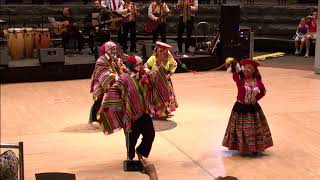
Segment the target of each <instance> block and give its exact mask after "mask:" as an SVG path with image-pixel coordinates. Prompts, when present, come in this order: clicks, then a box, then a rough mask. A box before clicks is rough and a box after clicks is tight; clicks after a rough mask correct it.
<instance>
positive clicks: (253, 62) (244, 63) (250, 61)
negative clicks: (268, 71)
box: [240, 59, 260, 69]
mask: <svg viewBox="0 0 320 180" xmlns="http://www.w3.org/2000/svg"><path fill="white" fill-rule="evenodd" d="M240 63H241V65H242V66H245V65H247V64H250V65H252V66H253V67H255V68H256V69H257V68H258V66H259V65H260V63H258V62H257V61H254V60H251V59H245V60H242V61H241V62H240Z"/></svg>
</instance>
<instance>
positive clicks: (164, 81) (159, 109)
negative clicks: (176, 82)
mask: <svg viewBox="0 0 320 180" xmlns="http://www.w3.org/2000/svg"><path fill="white" fill-rule="evenodd" d="M142 82H143V86H144V95H145V97H146V101H147V107H148V108H147V112H148V113H149V114H151V113H154V114H156V115H158V116H164V115H165V111H166V110H167V107H168V106H169V105H170V101H171V97H172V94H173V92H172V88H171V86H170V82H169V80H168V78H167V76H166V69H164V68H163V67H160V68H159V69H158V71H149V72H148V73H146V74H145V75H144V77H143V79H142Z"/></svg>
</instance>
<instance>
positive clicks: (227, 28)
mask: <svg viewBox="0 0 320 180" xmlns="http://www.w3.org/2000/svg"><path fill="white" fill-rule="evenodd" d="M220 11H221V12H220V13H221V14H220V27H219V30H220V41H221V43H223V44H232V43H237V42H238V41H239V38H238V37H239V26H240V6H239V5H221V10H220Z"/></svg>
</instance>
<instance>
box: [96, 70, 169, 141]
mask: <svg viewBox="0 0 320 180" xmlns="http://www.w3.org/2000/svg"><path fill="white" fill-rule="evenodd" d="M170 96H171V91H170V87H169V82H168V80H167V78H166V74H165V69H163V68H159V70H158V71H150V72H148V73H145V74H144V75H143V76H142V78H139V80H138V79H136V77H132V76H130V75H129V74H125V75H122V76H120V78H119V79H118V80H117V81H116V82H115V83H114V84H113V86H112V87H111V88H110V89H109V91H108V93H106V94H105V96H104V98H103V101H102V104H101V108H100V110H99V112H98V115H97V119H98V121H99V123H100V126H101V128H102V130H103V132H104V134H106V135H108V134H112V133H114V132H116V131H118V130H120V129H122V128H123V129H125V130H128V129H130V127H131V123H132V121H135V120H137V119H138V118H139V117H140V116H141V115H142V114H144V113H148V114H150V112H152V111H156V112H157V113H159V114H162V113H164V111H165V109H166V107H167V105H168V104H169V103H170Z"/></svg>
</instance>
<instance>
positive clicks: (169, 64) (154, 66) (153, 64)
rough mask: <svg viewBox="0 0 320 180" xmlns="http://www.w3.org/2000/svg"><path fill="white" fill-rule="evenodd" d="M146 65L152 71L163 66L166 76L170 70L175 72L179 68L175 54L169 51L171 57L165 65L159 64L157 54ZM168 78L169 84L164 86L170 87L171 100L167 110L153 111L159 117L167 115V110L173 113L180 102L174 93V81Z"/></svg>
mask: <svg viewBox="0 0 320 180" xmlns="http://www.w3.org/2000/svg"><path fill="white" fill-rule="evenodd" d="M146 66H147V67H148V68H150V69H151V70H152V71H157V70H158V69H159V67H162V68H164V69H163V70H162V72H163V73H162V74H164V76H166V74H167V73H168V71H169V72H171V73H174V72H175V70H176V68H177V62H176V61H175V60H174V58H173V56H172V55H171V53H170V52H169V58H168V61H167V63H166V64H165V66H157V60H156V56H155V55H152V56H151V57H150V58H149V59H148V61H147V63H146ZM166 71H167V72H166ZM166 79H167V80H165V81H168V82H167V83H166V84H167V86H164V87H168V88H169V90H167V91H169V92H170V102H169V103H167V105H166V108H165V110H159V109H157V111H156V112H155V113H152V114H153V115H154V116H155V117H157V118H161V117H165V116H166V114H167V113H165V112H168V113H171V112H173V111H175V110H176V108H178V102H177V99H176V95H175V93H174V89H173V84H172V81H171V79H170V78H166ZM163 81H164V80H163Z"/></svg>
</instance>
